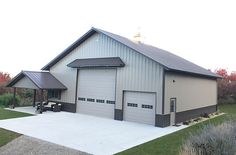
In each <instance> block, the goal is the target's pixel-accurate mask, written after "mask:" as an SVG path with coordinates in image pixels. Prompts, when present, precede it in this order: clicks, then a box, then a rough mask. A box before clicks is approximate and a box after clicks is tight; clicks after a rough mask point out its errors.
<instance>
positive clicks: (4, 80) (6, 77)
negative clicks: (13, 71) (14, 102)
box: [0, 72, 11, 95]
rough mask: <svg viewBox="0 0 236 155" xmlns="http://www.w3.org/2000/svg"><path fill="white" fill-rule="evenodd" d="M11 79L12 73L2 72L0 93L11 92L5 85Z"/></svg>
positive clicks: (0, 73) (0, 75)
mask: <svg viewBox="0 0 236 155" xmlns="http://www.w3.org/2000/svg"><path fill="white" fill-rule="evenodd" d="M10 80H11V77H10V74H8V73H3V72H0V95H2V94H4V93H7V92H10V89H9V88H6V87H5V85H6V84H7V83H8V82H9V81H10Z"/></svg>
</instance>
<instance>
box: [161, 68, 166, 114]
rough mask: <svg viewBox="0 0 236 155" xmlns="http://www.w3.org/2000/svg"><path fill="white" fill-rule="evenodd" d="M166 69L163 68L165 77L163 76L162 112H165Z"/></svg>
mask: <svg viewBox="0 0 236 155" xmlns="http://www.w3.org/2000/svg"><path fill="white" fill-rule="evenodd" d="M165 78H166V75H165V69H164V68H163V77H162V114H163V115H164V113H165V81H166V80H165Z"/></svg>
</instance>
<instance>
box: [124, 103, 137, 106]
mask: <svg viewBox="0 0 236 155" xmlns="http://www.w3.org/2000/svg"><path fill="white" fill-rule="evenodd" d="M127 106H128V107H138V104H136V103H127Z"/></svg>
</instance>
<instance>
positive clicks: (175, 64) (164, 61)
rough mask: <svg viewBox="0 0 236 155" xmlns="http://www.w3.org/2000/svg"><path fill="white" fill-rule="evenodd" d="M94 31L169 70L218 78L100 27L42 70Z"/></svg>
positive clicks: (72, 48) (67, 50)
mask: <svg viewBox="0 0 236 155" xmlns="http://www.w3.org/2000/svg"><path fill="white" fill-rule="evenodd" d="M94 33H100V34H104V35H106V36H108V37H110V38H112V39H114V40H116V41H118V42H120V43H122V44H123V45H125V46H127V47H129V48H131V49H133V50H135V51H137V52H139V53H141V54H142V55H144V56H146V57H148V58H150V59H152V60H154V61H156V62H157V63H159V64H161V65H162V66H164V68H165V69H166V70H169V71H177V72H185V73H189V74H196V75H202V76H206V77H212V78H220V76H219V75H217V74H214V73H212V72H211V71H208V70H206V69H204V68H202V67H200V66H198V65H196V64H194V63H192V62H190V61H188V60H185V59H183V58H181V57H179V56H177V55H175V54H172V53H170V52H168V51H165V50H162V49H159V48H157V47H154V46H151V45H146V44H143V43H140V44H137V43H134V42H133V41H131V40H129V39H127V38H125V37H122V36H119V35H117V34H113V33H110V32H107V31H104V30H101V29H97V28H91V29H90V30H89V31H88V32H87V33H85V34H84V35H83V36H82V37H80V38H79V39H78V40H76V41H75V42H74V43H73V44H72V45H71V46H69V47H68V48H67V49H65V50H64V51H63V52H62V53H61V54H59V55H58V56H57V57H55V58H54V59H53V60H52V61H50V62H49V63H48V64H47V65H45V66H44V67H43V68H42V70H49V69H50V68H51V67H52V66H53V65H55V64H56V63H57V62H58V61H60V60H61V59H62V58H63V57H65V56H66V55H67V54H69V53H70V52H71V51H73V50H74V49H75V48H76V47H78V46H79V45H80V44H82V43H83V42H84V41H85V40H86V39H88V38H89V37H90V36H92V35H93V34H94Z"/></svg>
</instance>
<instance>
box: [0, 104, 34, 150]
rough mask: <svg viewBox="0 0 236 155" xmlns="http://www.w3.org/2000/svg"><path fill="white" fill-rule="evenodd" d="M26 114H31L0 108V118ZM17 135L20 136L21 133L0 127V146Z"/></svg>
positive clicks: (24, 115)
mask: <svg viewBox="0 0 236 155" xmlns="http://www.w3.org/2000/svg"><path fill="white" fill-rule="evenodd" d="M26 116H32V115H31V114H27V113H21V112H16V111H10V110H5V109H3V108H0V120H3V119H10V118H17V117H26ZM19 136H21V134H18V133H16V132H12V131H8V130H5V129H2V128H0V147H1V146H3V145H6V144H7V143H9V142H10V141H12V140H13V139H15V138H17V137H19Z"/></svg>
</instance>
